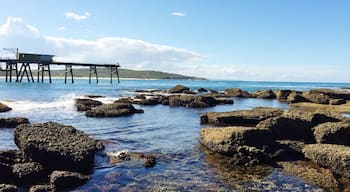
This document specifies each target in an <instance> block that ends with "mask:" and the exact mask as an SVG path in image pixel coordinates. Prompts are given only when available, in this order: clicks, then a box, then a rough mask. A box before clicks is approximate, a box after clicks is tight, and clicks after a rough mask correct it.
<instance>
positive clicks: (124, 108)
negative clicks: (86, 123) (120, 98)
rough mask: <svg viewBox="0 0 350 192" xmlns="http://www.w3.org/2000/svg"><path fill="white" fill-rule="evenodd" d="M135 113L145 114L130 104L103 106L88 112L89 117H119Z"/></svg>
mask: <svg viewBox="0 0 350 192" xmlns="http://www.w3.org/2000/svg"><path fill="white" fill-rule="evenodd" d="M134 113H143V110H142V109H135V108H134V106H133V105H131V104H130V103H118V102H116V103H113V104H103V105H101V106H98V107H96V108H94V109H91V110H88V111H86V113H85V115H86V116H87V117H119V116H124V115H131V114H134Z"/></svg>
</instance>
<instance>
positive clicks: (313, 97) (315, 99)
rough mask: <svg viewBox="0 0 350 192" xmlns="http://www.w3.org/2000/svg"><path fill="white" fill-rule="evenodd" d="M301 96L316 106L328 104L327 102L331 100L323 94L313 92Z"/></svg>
mask: <svg viewBox="0 0 350 192" xmlns="http://www.w3.org/2000/svg"><path fill="white" fill-rule="evenodd" d="M302 96H303V97H304V98H305V99H307V100H309V101H310V102H311V103H317V104H329V100H330V99H331V98H330V97H329V96H328V95H325V94H323V93H315V92H313V91H306V92H304V93H303V94H302Z"/></svg>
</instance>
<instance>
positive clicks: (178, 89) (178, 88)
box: [168, 85, 190, 93]
mask: <svg viewBox="0 0 350 192" xmlns="http://www.w3.org/2000/svg"><path fill="white" fill-rule="evenodd" d="M189 91H190V88H188V87H185V86H183V85H176V86H175V87H173V88H171V89H169V90H168V93H188V92H189Z"/></svg>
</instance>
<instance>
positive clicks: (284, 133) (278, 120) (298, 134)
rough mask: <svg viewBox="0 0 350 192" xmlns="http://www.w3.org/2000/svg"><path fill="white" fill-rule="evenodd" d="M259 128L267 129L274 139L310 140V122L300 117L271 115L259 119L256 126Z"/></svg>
mask: <svg viewBox="0 0 350 192" xmlns="http://www.w3.org/2000/svg"><path fill="white" fill-rule="evenodd" d="M256 127H257V128H261V129H269V130H270V131H271V132H272V135H273V137H274V139H276V140H277V139H290V140H308V141H310V140H312V139H313V135H312V131H311V127H312V126H311V124H309V123H308V122H307V121H304V120H301V119H291V118H285V117H271V118H269V119H266V120H264V121H261V122H260V123H259V124H258V125H257V126H256Z"/></svg>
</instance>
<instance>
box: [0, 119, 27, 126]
mask: <svg viewBox="0 0 350 192" xmlns="http://www.w3.org/2000/svg"><path fill="white" fill-rule="evenodd" d="M28 123H29V120H28V119H27V118H22V117H10V118H0V128H15V127H17V125H20V124H28Z"/></svg>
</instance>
